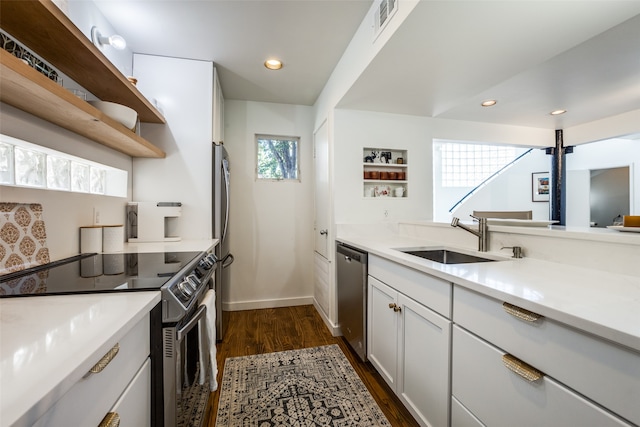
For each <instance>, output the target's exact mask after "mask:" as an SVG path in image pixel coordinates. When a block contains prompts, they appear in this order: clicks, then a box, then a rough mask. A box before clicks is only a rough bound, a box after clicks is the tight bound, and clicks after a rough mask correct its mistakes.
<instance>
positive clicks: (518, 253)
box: [501, 246, 522, 258]
mask: <svg viewBox="0 0 640 427" xmlns="http://www.w3.org/2000/svg"><path fill="white" fill-rule="evenodd" d="M501 249H513V257H512V258H522V246H503V247H502V248H501Z"/></svg>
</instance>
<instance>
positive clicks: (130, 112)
mask: <svg viewBox="0 0 640 427" xmlns="http://www.w3.org/2000/svg"><path fill="white" fill-rule="evenodd" d="M87 102H88V103H89V104H91V105H93V106H94V107H95V108H97V109H98V110H100V111H102V112H103V113H104V114H105V115H107V116H109V117H111V118H112V119H113V120H115V121H117V122H118V123H121V124H122V125H123V126H124V127H126V128H127V129H135V127H136V121H138V113H136V111H135V110H134V109H133V108H129V107H127V106H126V105H122V104H116V103H115V102H109V101H87Z"/></svg>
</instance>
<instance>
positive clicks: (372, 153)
mask: <svg viewBox="0 0 640 427" xmlns="http://www.w3.org/2000/svg"><path fill="white" fill-rule="evenodd" d="M376 157H378V155H377V154H376V152H375V151H372V152H371V155H370V156H366V157H365V158H364V162H365V163H373V160H374V159H375V158H376Z"/></svg>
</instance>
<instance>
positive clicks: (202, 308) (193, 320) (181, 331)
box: [178, 305, 207, 341]
mask: <svg viewBox="0 0 640 427" xmlns="http://www.w3.org/2000/svg"><path fill="white" fill-rule="evenodd" d="M206 314H207V307H206V306H204V305H202V306H200V308H198V311H196V313H195V315H194V316H193V317H192V318H191V320H189V323H187V324H186V325H184V326H183V327H182V329H179V330H178V341H182V338H184V336H185V335H187V334H188V333H189V331H190V330H191V329H193V327H194V326H196V325H197V324H198V322H199V321H200V319H201V318H202V317H203V316H206Z"/></svg>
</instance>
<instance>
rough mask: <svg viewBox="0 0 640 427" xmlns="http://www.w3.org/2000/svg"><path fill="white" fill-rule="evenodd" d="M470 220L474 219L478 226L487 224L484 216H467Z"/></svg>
mask: <svg viewBox="0 0 640 427" xmlns="http://www.w3.org/2000/svg"><path fill="white" fill-rule="evenodd" d="M469 216H470V217H471V218H473V219H474V221H478V222H479V223H480V224H482V223H484V224H486V223H487V217H484V216H475V215H469Z"/></svg>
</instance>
